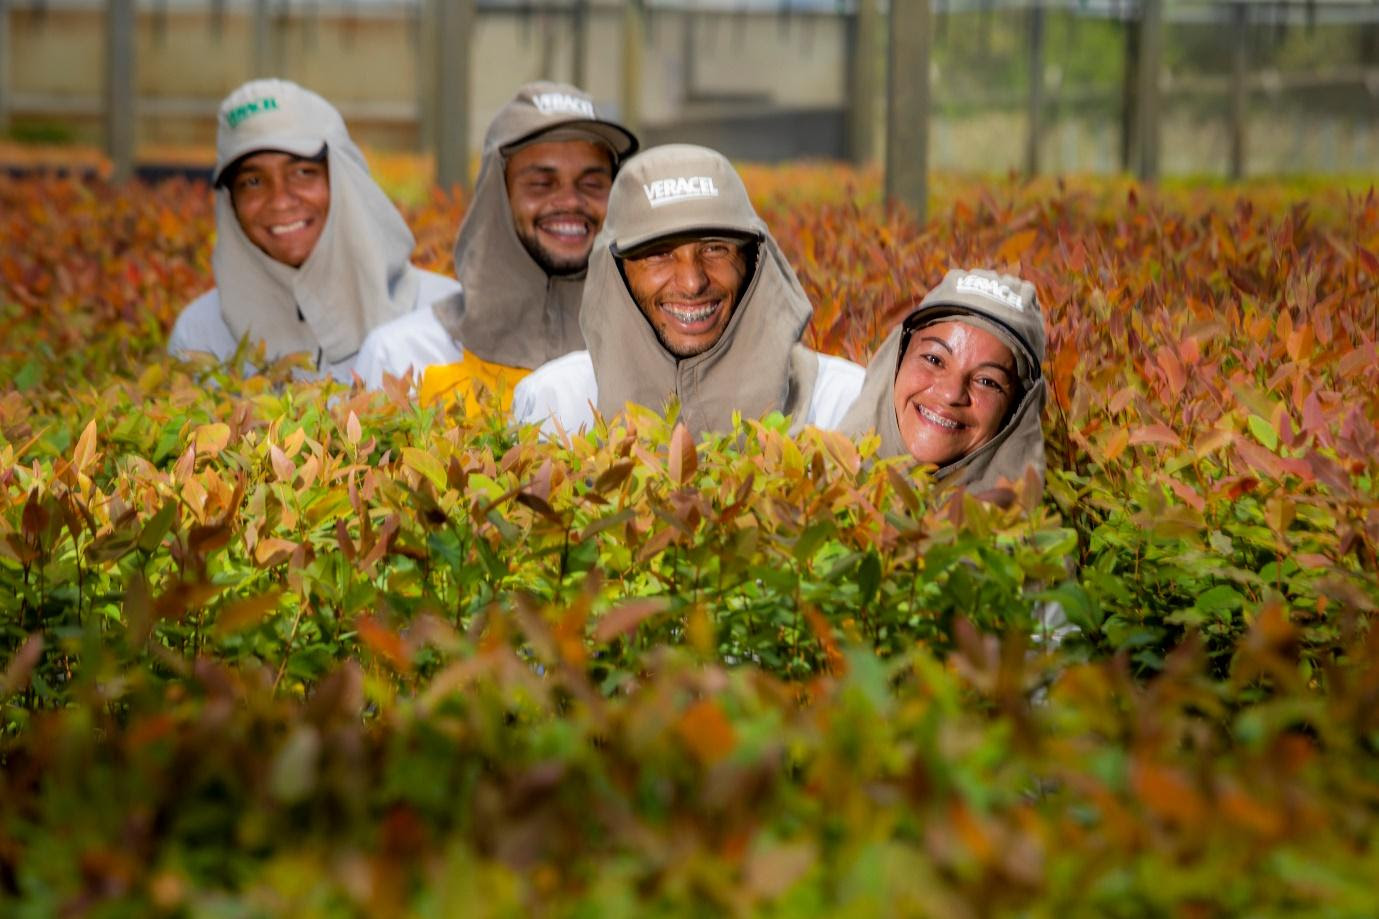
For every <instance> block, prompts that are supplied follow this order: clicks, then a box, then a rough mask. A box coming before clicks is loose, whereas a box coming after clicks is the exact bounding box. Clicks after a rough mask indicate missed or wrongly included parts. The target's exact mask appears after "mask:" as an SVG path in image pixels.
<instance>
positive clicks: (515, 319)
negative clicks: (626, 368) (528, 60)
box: [435, 81, 637, 368]
mask: <svg viewBox="0 0 1379 919" xmlns="http://www.w3.org/2000/svg"><path fill="white" fill-rule="evenodd" d="M543 135H549V136H550V139H552V140H571V139H585V140H592V141H595V142H597V143H602V144H604V145H606V146H607V147H608V148H609V150H610V151H611V152H612V154H613V166H614V169H615V170H616V168H617V165H618V162H619V161H620V160H621V159H622V158H623V157H626V156H628V155H630V154H631V153H632V152H634V151H635V150H636V149H637V139H636V138H635V137H634V136H633V135H632V134H631V133H629V132H628V131H627V130H625V129H624V128H622V127H620V126H618V125H617V124H614V123H613V122H611V121H607V120H605V119H601V118H600V117H599V116H598V114H597V112H596V110H595V109H594V104H593V102H592V101H591V100H590V98H589V96H588V94H586V93H585V92H584V91H583V90H580V89H577V88H576V87H574V86H570V85H568V84H563V83H550V82H544V81H541V82H536V83H528V84H527V85H525V86H523V87H522V88H521V89H520V90H518V92H517V95H516V96H515V97H514V98H513V99H512V101H511V102H509V103H508V104H507V105H505V106H503V108H502V109H500V110H499V112H498V114H497V115H496V116H495V117H494V119H493V122H492V124H490V125H489V128H488V134H487V135H486V136H485V137H484V151H483V162H482V164H481V165H480V167H479V179H478V181H477V182H476V183H475V187H474V198H473V200H472V201H471V202H470V205H469V210H468V212H467V213H466V214H465V218H464V222H463V223H462V224H461V226H460V235H459V238H458V239H457V240H456V241H455V276H456V277H458V278H459V280H460V286H461V287H462V288H463V290H462V292H461V293H459V294H455V295H452V296H450V297H448V298H447V299H445V300H443V301H441V302H440V303H438V304H436V307H435V310H436V317H437V318H438V319H439V320H440V322H441V325H442V326H443V327H444V328H445V330H446V331H447V332H448V333H449V334H450V336H451V337H452V338H454V339H455V340H456V341H457V342H459V344H460V346H461V347H462V348H464V349H465V350H466V351H472V352H474V353H475V354H476V355H478V356H479V357H481V358H483V359H484V360H485V361H489V362H492V363H496V364H505V365H507V366H509V367H526V368H535V367H539V366H540V365H542V364H544V363H546V362H547V361H549V360H553V359H554V358H557V357H560V356H561V355H563V354H568V353H570V352H571V351H579V350H581V349H582V348H583V347H584V337H583V335H582V334H581V333H580V327H579V305H580V297H581V294H582V293H583V291H584V279H585V272H583V271H580V272H576V273H571V274H564V275H547V274H546V271H545V269H544V268H542V267H541V266H540V265H539V264H537V262H536V261H535V260H534V259H533V258H532V257H531V255H530V254H529V253H528V252H527V249H526V247H525V246H524V245H523V244H522V241H521V240H520V239H519V238H518V237H517V231H516V230H515V229H514V228H513V223H512V207H511V206H510V204H509V203H508V192H507V178H506V174H505V168H506V165H507V154H508V153H510V152H511V151H512V149H513V148H515V147H518V146H521V145H522V144H524V143H529V142H534V141H536V140H539V139H541V138H542V136H543Z"/></svg>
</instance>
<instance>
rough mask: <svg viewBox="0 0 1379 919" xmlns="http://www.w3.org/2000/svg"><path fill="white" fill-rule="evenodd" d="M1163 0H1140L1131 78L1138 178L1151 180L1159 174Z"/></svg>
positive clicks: (1146, 180)
mask: <svg viewBox="0 0 1379 919" xmlns="http://www.w3.org/2000/svg"><path fill="white" fill-rule="evenodd" d="M1163 36H1164V7H1163V0H1140V48H1139V72H1138V74H1137V76H1136V79H1135V90H1136V95H1137V96H1138V105H1137V106H1136V108H1137V109H1138V114H1139V117H1138V119H1137V122H1138V133H1139V144H1138V147H1139V150H1138V154H1139V155H1138V169H1137V170H1136V172H1137V173H1138V175H1139V177H1140V180H1141V181H1144V182H1153V181H1154V180H1156V179H1158V177H1159V120H1160V99H1159V73H1160V69H1161V64H1162V61H1163Z"/></svg>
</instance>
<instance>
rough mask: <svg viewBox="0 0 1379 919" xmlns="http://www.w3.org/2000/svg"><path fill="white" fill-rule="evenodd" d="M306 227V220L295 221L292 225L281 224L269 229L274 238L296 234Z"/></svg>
mask: <svg viewBox="0 0 1379 919" xmlns="http://www.w3.org/2000/svg"><path fill="white" fill-rule="evenodd" d="M305 226H306V220H305V219H302V220H294V221H292V222H291V223H280V224H278V225H277V226H275V227H269V228H268V232H270V233H272V234H273V235H274V236H282V235H283V234H285V233H295V232H297V231H298V230H300V229H302V228H303V227H305Z"/></svg>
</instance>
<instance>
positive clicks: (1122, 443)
mask: <svg viewBox="0 0 1379 919" xmlns="http://www.w3.org/2000/svg"><path fill="white" fill-rule="evenodd" d="M1129 445H1130V431H1129V430H1127V429H1126V428H1121V429H1119V430H1118V431H1116V433H1114V434H1112V435H1111V439H1110V441H1108V442H1107V444H1106V455H1105V456H1104V457H1103V458H1102V459H1103V461H1104V462H1107V463H1114V462H1115V461H1116V457H1118V456H1120V455H1121V454H1122V453H1124V452H1125V448H1126V447H1127V446H1129Z"/></svg>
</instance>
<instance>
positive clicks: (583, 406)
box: [512, 351, 598, 433]
mask: <svg viewBox="0 0 1379 919" xmlns="http://www.w3.org/2000/svg"><path fill="white" fill-rule="evenodd" d="M596 401H598V381H597V379H596V378H595V376H594V362H593V360H592V359H591V358H590V357H589V352H588V351H571V352H570V353H569V354H564V355H561V356H560V357H557V358H556V359H555V360H551V361H547V362H546V363H544V364H542V365H541V366H540V367H537V368H536V369H535V370H533V371H532V372H531V373H530V374H528V375H527V377H526V378H525V379H524V380H522V382H520V383H518V384H517V388H516V389H515V390H514V391H513V394H512V414H513V417H514V418H515V419H516V420H517V421H519V422H522V423H538V424H541V425H542V427H543V428H545V429H546V430H547V432H548V433H551V432H553V431H554V430H555V426H554V424H553V423H552V422H553V421H558V422H559V425H560V427H562V428H564V429H565V430H567V431H575V430H579V429H580V428H583V427H588V426H589V425H590V424H592V423H593V409H591V408H590V403H591V402H596Z"/></svg>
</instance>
